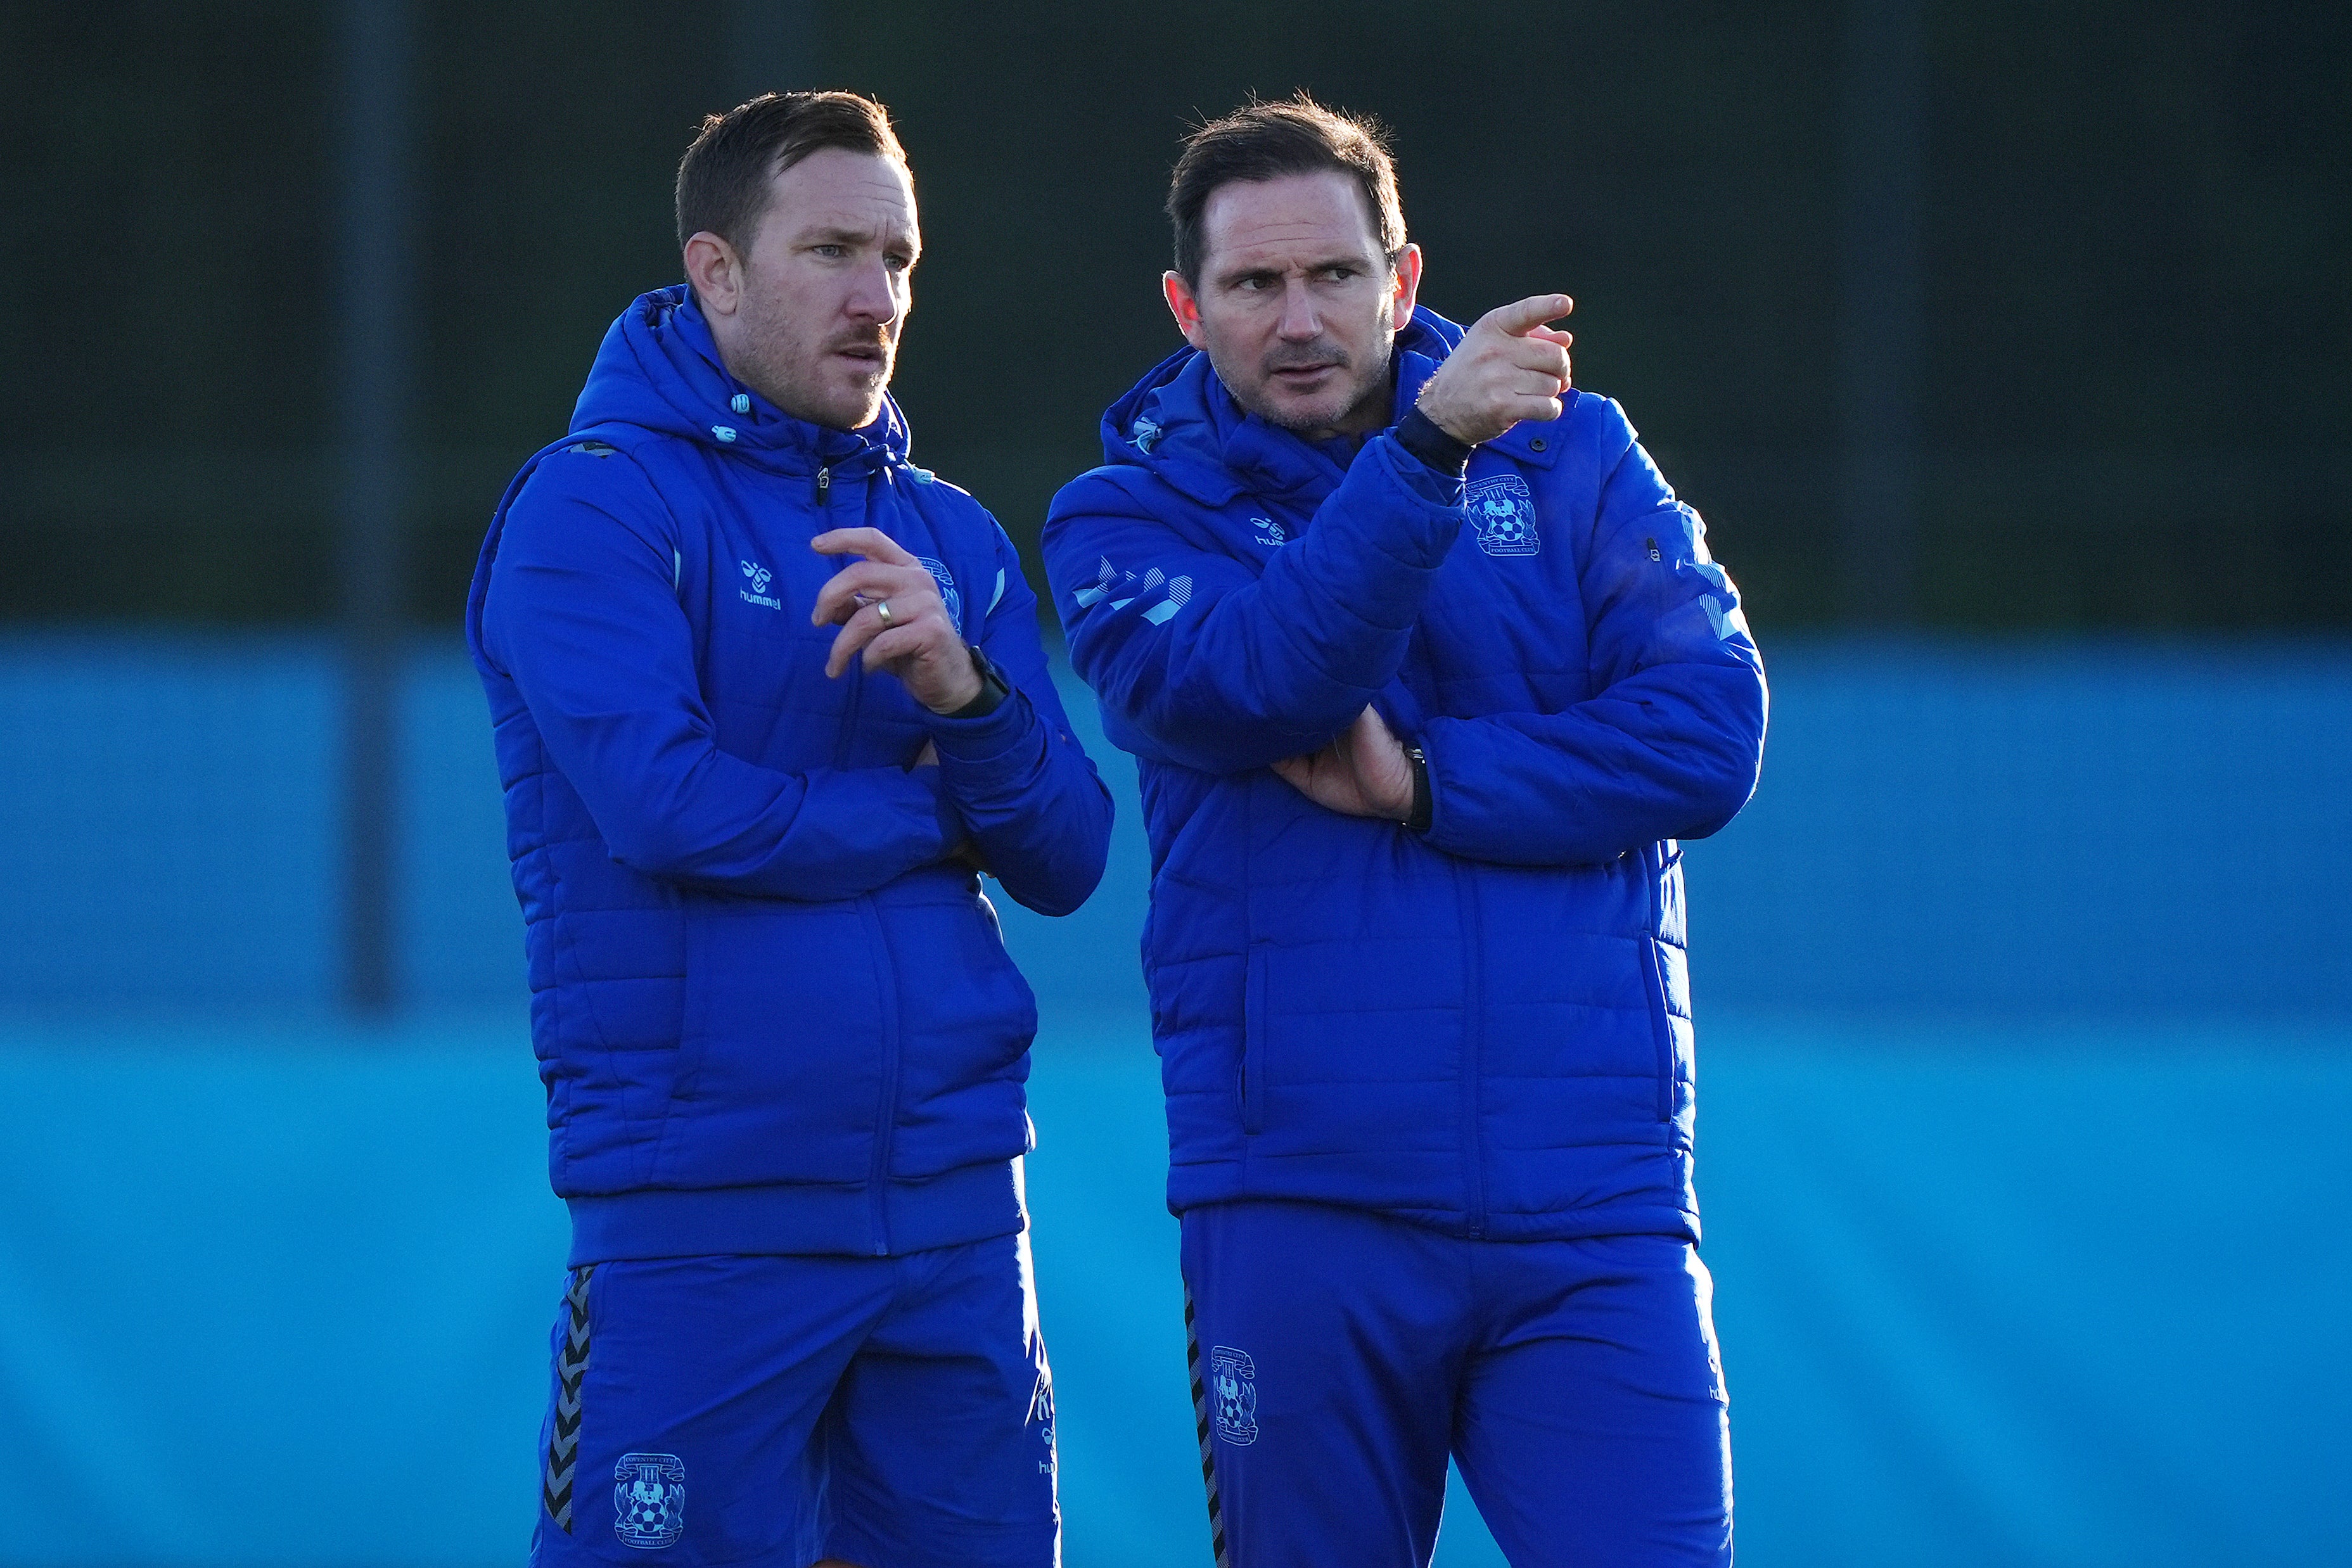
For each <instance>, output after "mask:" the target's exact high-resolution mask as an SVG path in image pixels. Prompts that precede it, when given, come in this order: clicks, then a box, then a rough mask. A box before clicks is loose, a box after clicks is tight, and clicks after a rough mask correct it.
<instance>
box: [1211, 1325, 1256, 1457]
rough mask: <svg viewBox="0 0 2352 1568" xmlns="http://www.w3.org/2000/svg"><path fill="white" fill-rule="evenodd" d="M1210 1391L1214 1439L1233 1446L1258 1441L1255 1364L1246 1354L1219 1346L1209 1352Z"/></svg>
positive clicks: (1227, 1346)
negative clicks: (1213, 1416) (1214, 1406)
mask: <svg viewBox="0 0 2352 1568" xmlns="http://www.w3.org/2000/svg"><path fill="white" fill-rule="evenodd" d="M1209 1390H1210V1393H1211V1394H1212V1395H1213V1397H1214V1399H1215V1402H1216V1408H1215V1419H1216V1424H1217V1436H1218V1437H1223V1439H1224V1440H1225V1441H1226V1442H1228V1443H1232V1444H1234V1445H1236V1446H1242V1445H1246V1444H1250V1443H1255V1442H1256V1441H1257V1364H1256V1363H1255V1362H1254V1361H1252V1360H1250V1358H1249V1355H1248V1354H1247V1353H1246V1352H1244V1351H1238V1350H1235V1349H1234V1347H1233V1346H1231V1345H1229V1344H1221V1345H1219V1346H1217V1347H1216V1348H1215V1349H1213V1350H1212V1351H1211V1352H1210V1353H1209Z"/></svg>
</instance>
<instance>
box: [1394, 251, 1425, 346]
mask: <svg viewBox="0 0 2352 1568" xmlns="http://www.w3.org/2000/svg"><path fill="white" fill-rule="evenodd" d="M1395 289H1396V292H1395V294H1394V295H1393V296H1392V297H1391V298H1390V301H1389V330H1391V331H1392V332H1402V331H1403V330H1404V329H1405V328H1406V327H1407V326H1409V325H1411V324H1412V308H1413V306H1414V305H1416V304H1417V303H1419V302H1420V299H1421V246H1417V245H1409V246H1405V247H1404V254H1403V255H1402V256H1398V257H1397V264H1396V278H1395Z"/></svg>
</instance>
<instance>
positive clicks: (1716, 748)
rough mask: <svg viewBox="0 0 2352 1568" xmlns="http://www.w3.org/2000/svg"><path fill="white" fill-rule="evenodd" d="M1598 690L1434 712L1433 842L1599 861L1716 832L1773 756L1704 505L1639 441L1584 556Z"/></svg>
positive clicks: (1758, 686) (1515, 857)
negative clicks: (1489, 708) (1477, 711)
mask: <svg viewBox="0 0 2352 1568" xmlns="http://www.w3.org/2000/svg"><path fill="white" fill-rule="evenodd" d="M1578 573H1579V582H1580V590H1581V593H1582V597H1583V600H1584V603H1585V606H1586V613H1587V615H1588V617H1589V619H1590V627H1589V630H1590V633H1591V650H1592V654H1591V658H1592V689H1593V691H1594V694H1595V695H1593V696H1592V697H1591V699H1589V700H1587V701H1585V702H1581V703H1579V704H1577V705H1575V706H1572V707H1570V708H1569V709H1567V710H1566V711H1564V712H1561V713H1558V714H1498V715H1495V716H1488V717H1483V718H1475V719H1465V718H1436V719H1432V720H1430V721H1428V723H1427V725H1426V727H1424V729H1423V733H1422V736H1421V740H1422V744H1423V747H1424V749H1425V751H1426V753H1427V757H1428V763H1429V776H1430V788H1431V795H1432V804H1433V818H1432V821H1431V824H1430V829H1429V841H1430V842H1431V843H1432V844H1433V846H1435V847H1436V848H1439V849H1442V850H1445V851H1447V852H1450V853H1454V854H1458V855H1462V856H1465V857H1466V858H1469V859H1473V860H1486V861H1496V862H1504V863H1507V864H1515V865H1572V864H1591V863H1596V862H1606V861H1611V860H1614V859H1616V858H1617V857H1618V856H1619V855H1622V854H1624V853H1626V852H1629V851H1631V850H1633V849H1635V848H1638V847H1639V846H1641V845H1643V844H1646V843H1652V842H1654V841H1658V840H1660V839H1669V838H1675V839H1695V838H1704V837H1706V835H1707V834H1709V833H1712V832H1714V831H1717V829H1719V828H1721V827H1722V826H1723V825H1724V824H1725V823H1727V822H1728V821H1730V820H1731V819H1732V817H1733V816H1734V815H1736V814H1737V813H1738V810H1739V809H1740V807H1741V806H1743V805H1745V804H1746V803H1747V800H1748V796H1749V795H1750V794H1751V793H1753V792H1754V790H1755V788H1756V777H1757V770H1758V768H1759V764H1760V762H1761V760H1762V756H1763V741H1764V720H1765V707H1766V702H1765V689H1764V669H1763V663H1762V659H1761V657H1760V655H1759V653H1757V649H1756V644H1755V642H1754V641H1753V639H1751V638H1750V637H1749V635H1748V623H1747V620H1746V618H1745V617H1744V616H1743V615H1742V614H1741V612H1740V609H1739V597H1738V591H1737V590H1736V589H1734V588H1733V586H1732V583H1731V580H1730V578H1729V577H1727V575H1725V573H1724V571H1723V569H1722V568H1721V567H1718V566H1717V565H1716V564H1715V563H1714V562H1713V560H1712V559H1709V557H1708V555H1707V551H1706V543H1705V528H1704V527H1703V526H1702V525H1701V523H1700V522H1699V518H1698V514H1697V513H1696V512H1694V511H1692V510H1691V509H1690V508H1689V507H1685V506H1683V505H1682V504H1681V503H1679V502H1677V501H1676V500H1675V498H1674V492H1673V491H1672V490H1671V489H1670V488H1668V487H1667V486H1666V484H1665V481H1664V479H1663V478H1662V477H1661V476H1659V474H1658V471H1657V469H1656V468H1655V467H1654V466H1653V465H1652V464H1651V463H1650V460H1649V457H1648V455H1647V454H1645V453H1643V451H1642V449H1641V447H1640V446H1639V445H1638V444H1633V443H1632V442H1631V439H1630V432H1629V436H1628V445H1627V449H1626V451H1625V453H1624V455H1622V457H1621V458H1620V460H1619V461H1618V464H1617V465H1616V467H1615V469H1614V470H1613V471H1612V474H1611V476H1610V478H1609V480H1608V482H1607V484H1606V485H1605V486H1604V487H1603V490H1602V493H1601V505H1600V508H1599V512H1598V516H1597V518H1596V520H1595V523H1594V527H1593V530H1592V534H1591V538H1590V540H1589V541H1588V544H1587V548H1586V549H1585V552H1584V555H1583V557H1582V559H1580V562H1579V569H1578Z"/></svg>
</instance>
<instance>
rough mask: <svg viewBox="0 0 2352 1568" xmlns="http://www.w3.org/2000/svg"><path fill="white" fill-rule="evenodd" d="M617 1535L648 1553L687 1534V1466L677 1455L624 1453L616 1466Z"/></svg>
mask: <svg viewBox="0 0 2352 1568" xmlns="http://www.w3.org/2000/svg"><path fill="white" fill-rule="evenodd" d="M613 1533H614V1534H615V1535H617V1536H619V1537H620V1538H621V1544H622V1545H624V1546H635V1547H639V1548H642V1549H643V1550H645V1551H648V1552H650V1551H653V1550H655V1549H656V1548H657V1547H663V1546H675V1545H677V1539H678V1537H679V1536H681V1535H684V1534H685V1533H686V1466H685V1465H684V1464H682V1463H680V1462H679V1460H678V1458H677V1455H676V1454H623V1455H622V1456H621V1462H620V1463H619V1464H617V1465H614V1467H613Z"/></svg>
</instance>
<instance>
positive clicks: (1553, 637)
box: [1045, 97, 1765, 1568]
mask: <svg viewBox="0 0 2352 1568" xmlns="http://www.w3.org/2000/svg"><path fill="white" fill-rule="evenodd" d="M1168 212H1169V216H1170V217H1171V220H1172V222H1173V223H1174V225H1175V231H1176V267H1175V268H1174V270H1172V271H1171V272H1169V273H1168V274H1167V275H1166V277H1165V278H1164V280H1163V281H1164V285H1165V289H1166V294H1167V299H1168V305H1169V308H1170V309H1171V311H1173V312H1174V314H1175V317H1176V321H1177V324H1178V326H1179V327H1180V328H1181V329H1182V331H1183V334H1184V338H1185V340H1186V342H1187V343H1188V345H1189V347H1187V348H1186V349H1184V350H1181V351H1180V352H1179V353H1177V354H1176V355H1174V356H1173V357H1171V358H1170V359H1169V360H1167V361H1164V362H1163V363H1161V364H1160V365H1159V366H1157V367H1156V368H1154V369H1153V370H1152V371H1150V374H1148V375H1146V376H1145V377H1144V378H1143V380H1142V381H1141V382H1139V384H1138V385H1137V386H1136V387H1135V389H1134V390H1133V391H1132V392H1129V393H1128V394H1127V395H1126V396H1125V397H1123V398H1121V399H1120V400H1119V401H1118V402H1117V403H1116V404H1114V405H1113V406H1112V407H1111V409H1110V411H1109V413H1108V415H1106V417H1105V419H1104V423H1103V444H1104V450H1105V455H1106V458H1107V462H1106V464H1105V465H1104V466H1102V467H1100V468H1097V469H1095V470H1094V471H1092V472H1091V473H1088V474H1086V475H1084V476H1081V477H1079V478H1078V479H1076V480H1075V481H1074V482H1072V483H1071V484H1070V485H1069V486H1067V487H1066V488H1065V489H1064V490H1063V491H1062V493H1061V494H1060V495H1059V496H1058V497H1055V502H1054V505H1053V509H1052V512H1051V515H1050V517H1049V518H1048V520H1047V523H1046V526H1045V559H1046V570H1047V573H1048V575H1049V576H1050V578H1051V580H1052V582H1053V590H1054V594H1055V608H1056V609H1057V610H1058V611H1059V612H1060V613H1061V616H1062V622H1063V625H1064V626H1065V627H1066V630H1067V632H1068V635H1069V643H1070V654H1071V660H1072V662H1073V664H1075V665H1076V669H1077V671H1078V673H1079V674H1081V675H1083V676H1084V677H1085V678H1086V680H1087V683H1088V684H1089V685H1092V686H1093V688H1094V690H1095V693H1096V695H1097V697H1099V698H1100V700H1101V703H1102V708H1103V715H1104V722H1105V727H1106V730H1107V732H1108V735H1109V736H1110V737H1111V738H1112V739H1113V740H1114V741H1115V742H1116V743H1117V744H1118V745H1119V746H1121V747H1124V748H1126V749H1128V750H1129V751H1132V752H1133V753H1134V754H1135V755H1136V757H1137V758H1138V759H1139V768H1140V772H1141V781H1142V788H1143V800H1144V808H1145V813H1146V816H1147V819H1148V821H1147V826H1148V829H1149V832H1150V844H1151V866H1152V897H1151V915H1150V921H1149V923H1148V925H1147V926H1146V929H1145V933H1144V942H1143V947H1144V967H1145V970H1146V976H1147V978H1148V979H1149V981H1150V990H1151V1011H1152V1028H1153V1033H1154V1036H1155V1038H1156V1040H1157V1043H1158V1046H1159V1050H1160V1056H1161V1059H1162V1076H1163V1080H1164V1082H1165V1087H1166V1090H1167V1097H1168V1126H1169V1139H1170V1145H1171V1169H1170V1175H1169V1184H1168V1195H1169V1205H1170V1207H1171V1208H1172V1209H1174V1210H1175V1211H1176V1212H1177V1213H1178V1214H1179V1215H1181V1217H1182V1221H1183V1225H1182V1262H1183V1274H1184V1281H1185V1285H1186V1290H1187V1313H1186V1316H1187V1326H1188V1328H1189V1329H1190V1330H1191V1331H1192V1357H1193V1385H1192V1386H1193V1397H1194V1400H1195V1402H1196V1406H1197V1407H1198V1414H1199V1421H1200V1433H1201V1447H1202V1470H1203V1474H1204V1476H1205V1477H1206V1479H1207V1480H1208V1485H1209V1512H1210V1516H1211V1523H1212V1529H1213V1539H1214V1542H1215V1545H1216V1552H1217V1560H1218V1562H1219V1563H1220V1564H1221V1565H1223V1564H1226V1563H1232V1564H1237V1565H1240V1568H1261V1565H1272V1564H1276V1563H1284V1564H1287V1563H1346V1564H1349V1568H1381V1565H1386V1564H1397V1565H1403V1564H1424V1563H1427V1562H1428V1561H1429V1558H1430V1553H1431V1551H1432V1549H1433V1544H1434V1542H1435V1537H1436V1530H1437V1522H1438V1514H1439V1510H1440V1507H1441V1504H1442V1502H1443V1500H1444V1488H1445V1473H1446V1461H1447V1458H1448V1456H1449V1454H1450V1455H1451V1456H1452V1457H1453V1458H1454V1459H1455V1460H1456V1461H1457V1462H1458V1463H1459V1465H1460V1467H1461V1469H1462V1473H1463V1477H1464V1479H1465V1480H1466V1481H1467V1483H1468V1484H1469V1487H1470V1490H1471V1494H1472V1496H1473V1497H1474V1498H1475V1499H1476V1500H1477V1503H1478V1506H1479V1509H1480V1511H1481V1512H1483V1513H1484V1514H1485V1515H1486V1520H1487V1522H1488V1523H1489V1525H1491V1526H1492V1528H1493V1530H1494V1532H1495V1534H1496V1538H1497V1540H1498V1541H1499V1542H1500V1543H1501V1544H1502V1546H1503V1549H1504V1551H1505V1552H1506V1554H1507V1556H1508V1557H1509V1558H1510V1560H1511V1562H1512V1563H1514V1564H1517V1568H1536V1565H1539V1564H1555V1563H1557V1564H1569V1563H1577V1564H1591V1563H1669V1562H1671V1563H1728V1562H1729V1561H1730V1552H1731V1545H1730V1531H1731V1515H1730V1506H1731V1503H1730V1499H1731V1493H1730V1470H1729V1447H1728V1427H1727V1418H1726V1404H1725V1396H1724V1392H1723V1383H1722V1374H1721V1371H1720V1365H1719V1362H1718V1359H1717V1354H1716V1349H1715V1334H1714V1329H1713V1326H1712V1323H1711V1319H1710V1312H1709V1304H1708V1296H1709V1284H1708V1280H1707V1274H1706V1269H1705V1267H1704V1266H1703V1265H1702V1264H1701V1263H1700V1262H1699V1260H1698V1257H1697V1253H1696V1242H1697V1239H1698V1219H1697V1212H1696V1202H1695V1199H1694V1197H1693V1194H1692V1187H1691V1128H1692V1120H1691V1115H1692V1097H1691V1083H1692V1074H1691V1061H1692V1057H1691V1023H1690V1006H1689V990H1688V987H1687V984H1686V982H1685V965H1684V925H1683V889H1682V873H1681V869H1680V860H1681V854H1680V851H1679V849H1678V848H1677V845H1676V842H1675V841H1677V840H1679V839H1685V838H1695V837H1701V836H1704V835H1706V834H1707V833H1711V832H1714V831H1716V830H1717V829H1718V828H1720V827H1722V826H1723V825H1724V824H1725V823H1726V822H1727V821H1730V820H1731V818H1732V816H1733V814H1734V813H1736V812H1737V811H1738V810H1739V809H1740V807H1741V806H1742V805H1743V804H1744V803H1745V802H1746V801H1747V800H1748V795H1749V793H1750V792H1751V790H1752V789H1754V787H1755V783H1756V777H1757V769H1758V766H1759V759H1760V757H1761V749H1762V743H1763V732H1764V707H1765V698H1764V682H1763V668H1762V664H1761V662H1760V661H1759V657H1758V654H1757V651H1756V645H1755V643H1753V642H1752V641H1751V640H1750V638H1749V636H1748V628H1747V624H1746V622H1745V621H1744V620H1743V619H1742V616H1741V613H1740V610H1739V601H1738V596H1737V594H1736V593H1735V592H1734V591H1733V589H1732V586H1731V581H1730V580H1729V579H1728V578H1727V577H1726V576H1725V575H1724V573H1723V570H1722V569H1721V568H1719V567H1717V565H1715V564H1714V562H1713V561H1712V559H1710V558H1709V556H1708V554H1707V550H1706V546H1705V544H1704V543H1703V542H1702V539H1703V530H1702V528H1701V527H1700V523H1699V519H1698V515H1697V514H1696V512H1694V511H1693V510H1691V508H1690V507H1687V506H1685V505H1683V504H1682V503H1681V502H1679V501H1678V500H1676V499H1675V494H1674V492H1673V490H1672V489H1670V488H1669V487H1668V486H1666V483H1665V481H1664V479H1662V478H1661V477H1660V476H1659V475H1658V471H1657V469H1656V468H1655V467H1654V466H1653V465H1652V464H1651V462H1650V460H1649V457H1648V456H1647V455H1645V454H1644V453H1643V450H1642V448H1641V446H1640V445H1639V444H1637V443H1636V442H1635V440H1634V437H1633V429H1632V427H1631V426H1630V425H1629V424H1628V423H1626V420H1625V415H1624V413H1623V412H1622V410H1620V409H1619V408H1618V406H1617V405H1616V404H1615V403H1613V402H1610V401H1609V400H1607V399H1605V398H1600V397H1594V396H1592V395H1591V394H1588V393H1580V392H1575V391H1573V390H1571V388H1570V362H1569V355H1568V349H1569V343H1570V339H1569V335H1568V334H1567V333H1565V332H1561V331H1555V330H1552V329H1549V328H1547V327H1546V326H1545V325H1544V323H1545V322H1547V321H1549V320H1552V319H1556V318H1558V317H1559V316H1561V315H1563V314H1565V313H1566V312H1567V311H1568V309H1569V308H1570V301H1569V300H1568V299H1567V298H1565V297H1564V296H1559V295H1550V294H1539V295H1535V296H1533V297H1531V298H1526V299H1522V300H1519V301H1518V302H1517V303H1516V304H1511V305H1506V306H1503V307H1502V308H1499V309H1496V310H1493V311H1490V312H1488V313H1487V314H1486V316H1484V317H1482V318H1481V319H1479V320H1478V321H1477V323H1476V324H1475V325H1474V326H1472V327H1471V328H1469V329H1467V330H1466V331H1465V330H1464V329H1461V328H1459V327H1456V326H1454V324H1453V323H1451V322H1449V321H1446V320H1444V319H1442V318H1440V317H1438V316H1436V315H1434V314H1433V313H1432V312H1430V311H1428V310H1425V309H1422V308H1418V306H1417V304H1416V299H1417V296H1418V293H1419V289H1420V285H1421V274H1422V261H1421V254H1420V251H1419V249H1418V248H1417V247H1416V246H1412V245H1409V244H1407V243H1405V237H1404V223H1403V214H1402V208H1401V207H1400V205H1399V204H1398V201H1397V195H1396V180H1395V175H1394V173H1393V172H1392V169H1391V163H1390V160H1389V156H1388V153H1387V151H1386V149H1385V147H1384V146H1383V145H1382V143H1381V137H1380V134H1379V132H1378V131H1377V129H1376V128H1375V127H1373V126H1371V125H1370V124H1368V123H1366V122H1363V121H1360V120H1351V119H1349V118H1348V117H1346V116H1343V115H1339V114H1335V113H1332V112H1330V111H1328V110H1325V109H1323V108H1321V107H1319V106H1318V105H1317V104H1315V103H1313V102H1312V101H1311V100H1309V99H1305V98H1304V97H1301V98H1299V99H1295V100H1293V101H1290V102H1286V103H1275V104H1254V105H1252V106H1251V107H1249V108H1247V109H1244V110H1241V111H1239V112H1238V113H1235V114H1233V115H1231V116H1228V117H1227V118H1225V119H1223V120H1218V121H1217V122H1215V123H1214V124H1212V125H1209V126H1206V127H1204V128H1202V130H1201V131H1199V132H1197V133H1196V134H1195V135H1193V136H1192V138H1191V139H1190V140H1189V141H1188V142H1187V144H1186V146H1185V149H1184V153H1183V156H1182V158H1181V160H1180V161H1179V162H1178V163H1177V165H1176V171H1175V176H1174V180H1173V183H1172V187H1171V192H1170V194H1169V201H1168Z"/></svg>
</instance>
